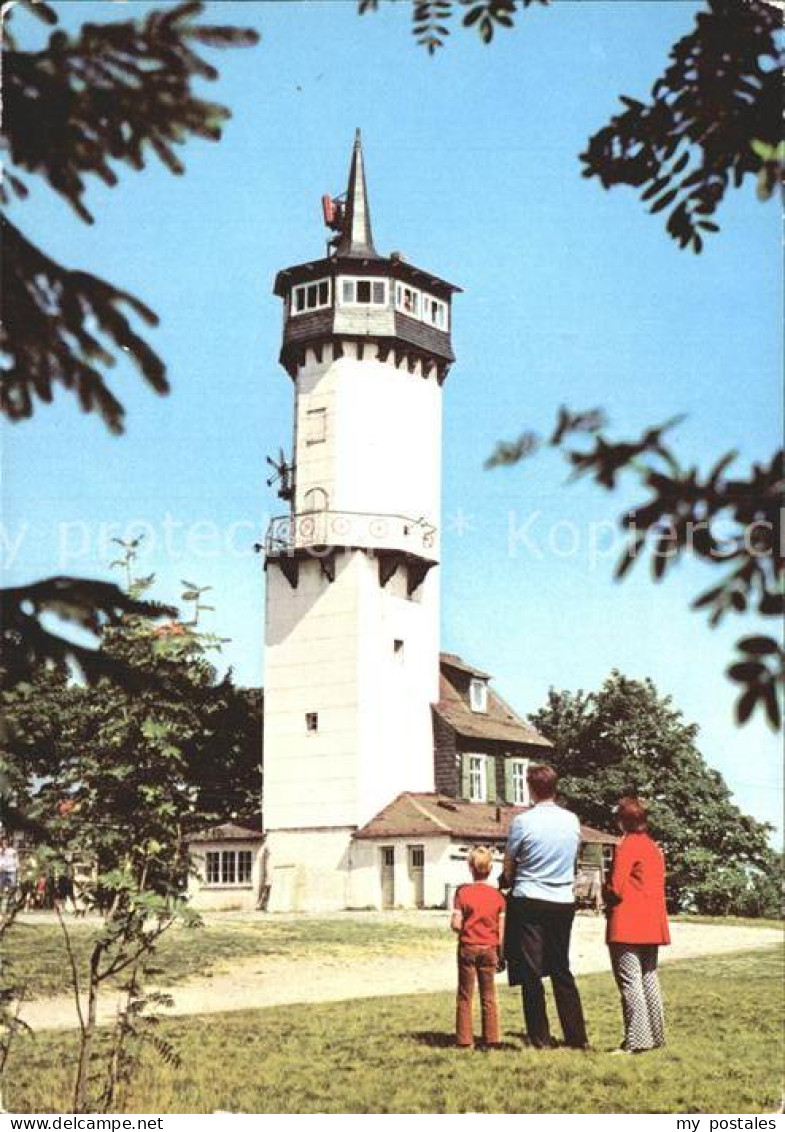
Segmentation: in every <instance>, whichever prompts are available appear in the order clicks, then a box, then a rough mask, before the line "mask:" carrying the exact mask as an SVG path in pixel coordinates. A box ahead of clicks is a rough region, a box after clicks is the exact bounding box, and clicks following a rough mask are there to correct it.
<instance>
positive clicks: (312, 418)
mask: <svg viewBox="0 0 785 1132" xmlns="http://www.w3.org/2000/svg"><path fill="white" fill-rule="evenodd" d="M326 439H327V410H326V409H309V410H308V412H307V413H306V414H305V443H306V444H321V443H322V442H323V441H324V440H326Z"/></svg>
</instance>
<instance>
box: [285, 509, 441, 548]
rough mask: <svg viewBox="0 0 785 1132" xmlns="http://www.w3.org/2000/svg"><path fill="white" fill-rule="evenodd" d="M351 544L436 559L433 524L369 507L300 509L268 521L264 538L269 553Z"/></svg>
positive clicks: (421, 519)
mask: <svg viewBox="0 0 785 1132" xmlns="http://www.w3.org/2000/svg"><path fill="white" fill-rule="evenodd" d="M341 546H353V547H359V548H361V549H367V550H398V551H402V552H403V553H408V554H416V555H418V556H419V557H421V558H427V559H432V560H433V559H435V557H436V550H437V537H436V527H435V526H433V524H432V523H429V522H427V521H426V520H425V519H423V518H418V519H415V518H411V517H408V516H406V515H389V514H388V515H384V514H375V513H373V512H369V511H300V512H299V513H298V514H295V515H279V516H277V517H276V518H274V519H273V520H272V521H271V522H270V527H269V529H268V531H267V537H266V539H265V551H266V553H267V555H268V556H271V557H277V556H280V555H282V554H291V555H293V554H294V553H295V552H296V551H298V550H316V549H317V548H320V547H341Z"/></svg>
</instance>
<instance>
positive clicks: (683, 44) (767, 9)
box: [581, 0, 784, 252]
mask: <svg viewBox="0 0 785 1132" xmlns="http://www.w3.org/2000/svg"><path fill="white" fill-rule="evenodd" d="M780 25H781V15H780V13H779V12H778V11H777V9H776V7H775V6H774V5H773V4H769V3H766V2H765V0H745V3H743V4H740V3H738V0H709V4H708V11H704V12H699V13H698V16H697V18H696V24H695V28H694V30H693V31H692V32H691V33H690V34H689V35H687V36H685V37H684V38H683V39H680V40H679V41H678V43H676V44H675V45H674V46H673V48H672V50H671V52H670V58H671V64H670V66H669V67H668V68H667V69H666V71H665V73H664V74H663V75H662V76H661V77H660V78H659V79H657V81H656V82H655V83H654V86H653V87H652V91H651V100H650V101H649V102H648V103H644V102H641V101H639V100H637V99H634V98H628V97H626V96H622V98H621V101H622V102H623V103H624V106H625V110H624V111H623V112H622V113H621V114H617V115H616V116H615V117H614V118H612V119H611V121H610V124H609V125H607V126H605V127H604V128H603V129H601V130H599V131H598V132H597V133H596V134H595V135H594V136H593V137H592V138H591V139H590V140H589V143H588V146H587V149H586V152H585V153H584V154H582V155H581V160H582V161H583V163H584V165H585V169H584V171H583V175H584V176H585V177H599V179H600V181H601V183H602V185H603V187H604V188H606V189H607V188H611V187H612V186H614V185H621V184H624V185H630V186H632V187H633V188H637V189H640V190H641V200H642V201H644V203H646V204H648V205H649V206H650V207H649V211H650V212H652V213H658V212H665V211H666V210H668V213H667V215H668V220H667V230H668V232H669V234H670V235H671V236H672V237H673V238H674V239H675V240H676V241H677V242H678V244H679V246H680V247H682V248H686V247H691V248H692V250H693V251H694V252H700V251H701V249H702V248H703V240H704V237H705V235H706V234H707V233H712V232H717V231H719V228H718V225H717V224H716V223H715V222H714V220H713V219H711V217H712V216H713V215H714V213H715V212H716V210H717V208H718V206H719V205H720V203H721V202H722V200H723V198H724V196H725V192H726V190H727V189H728V188H729V187H730V185H731V184H733V185H734V186H735V187H737V188H738V187H739V186H740V185H741V183H742V181H743V180H744V178H745V176H747V175H752V176H755V177H756V178H758V192H759V196H760V197H761V199H767V198H768V196H770V195H771V194H772V192H773V188H774V185H775V184H777V183H779V182H780V181H781V180H782V177H783V169H784V166H783V153H782V150H781V149H779V148H778V144H779V141H780V130H781V112H782V105H781V104H782V93H781V80H780V68H779V65H778V64H779V62H780V51H779V48H778V45H777V39H776V37H777V35H778V34H779V30H780Z"/></svg>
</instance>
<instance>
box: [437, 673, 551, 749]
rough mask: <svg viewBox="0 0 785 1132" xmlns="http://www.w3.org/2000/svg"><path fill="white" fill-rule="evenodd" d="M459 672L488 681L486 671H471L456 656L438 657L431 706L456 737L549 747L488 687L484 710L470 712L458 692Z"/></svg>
mask: <svg viewBox="0 0 785 1132" xmlns="http://www.w3.org/2000/svg"><path fill="white" fill-rule="evenodd" d="M461 673H464V674H466V675H467V676H468V677H472V676H474V677H479V678H480V679H482V680H487V679H490V677H489V676H488V674H487V672H483V671H482V669H480V668H473V667H472V666H471V665H470V664H466V662H465V661H463V660H461V658H460V657H459V656H455V655H454V654H453V653H442V654H441V676H440V680H439V702H438V703H437V704H435V705H434V710H435V711H436V713H437V714H438V715H439V716H440V717H441V718H442V719H443V720H444V722H445V723H447V724H449V725H450V727H452V728H453V729H454V730H455V731H456V732H457V734H458V735H461V736H463V737H464V738H467V739H491V740H495V741H498V742H501V743H514V744H516V745H527V746H534V747H552V746H553V744H552V743H551V741H550V739H546V738H545V737H544V736H543V735H540V733H539V731H537V730H536V729H535V728H534V727H532V725H531V724H530V723H527V722H526V721H525V720H523V719H521V717H520V716H519V715H517V714H516V713H515V712H514V711H513V710H512V708H511V707H510V705H509V704H508V703H507V702H506V701H505V700H503V699H502V697H501V696H500V695H499V694H498V692H495V691H494V690H493V689H492V688H490V687H489V688H488V710H487V711H485V712H480V711H472V709H471V708H470V707H469V703H468V697H467V695H466V694H465V693H462V691H461V690H460V685H461V682H462V681H461V677H460V674H461Z"/></svg>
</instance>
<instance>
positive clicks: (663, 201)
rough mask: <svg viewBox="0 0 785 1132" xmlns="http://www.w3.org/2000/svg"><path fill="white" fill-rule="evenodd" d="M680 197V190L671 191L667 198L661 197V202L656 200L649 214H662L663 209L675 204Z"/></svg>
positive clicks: (666, 195)
mask: <svg viewBox="0 0 785 1132" xmlns="http://www.w3.org/2000/svg"><path fill="white" fill-rule="evenodd" d="M678 195H679V190H678V189H671V191H670V192H669V193H666V194H665V196H662V197H660V199H659V200H656V201H655V202H654V204H653V205H652V206H651V208H650V209H649V212H652V213H653V212H662V210H663V208H667V207H668V205H669V204H673V202H674V201H675V200H676V197H677V196H678Z"/></svg>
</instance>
